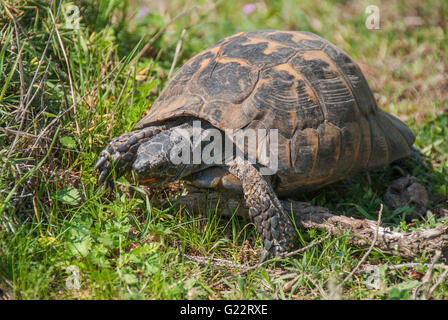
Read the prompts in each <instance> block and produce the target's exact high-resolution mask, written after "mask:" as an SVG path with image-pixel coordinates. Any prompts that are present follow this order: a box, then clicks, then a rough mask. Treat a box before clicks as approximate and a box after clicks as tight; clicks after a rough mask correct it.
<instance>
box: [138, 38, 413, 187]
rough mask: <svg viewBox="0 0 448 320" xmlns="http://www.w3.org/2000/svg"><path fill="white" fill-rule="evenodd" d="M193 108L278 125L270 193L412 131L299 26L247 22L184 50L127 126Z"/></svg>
mask: <svg viewBox="0 0 448 320" xmlns="http://www.w3.org/2000/svg"><path fill="white" fill-rule="evenodd" d="M182 116H193V117H198V118H201V119H204V120H206V121H208V122H210V123H211V124H212V125H214V126H215V127H217V128H220V129H222V130H225V129H234V130H237V129H241V128H254V129H257V128H277V129H278V130H279V171H278V176H279V177H280V179H281V182H280V183H279V186H278V190H277V191H278V192H279V193H287V192H288V191H291V190H294V189H298V188H313V187H316V186H322V185H325V184H328V183H331V182H333V181H336V180H339V179H342V178H345V177H348V176H349V175H350V174H351V173H354V172H358V171H360V170H364V169H368V168H373V167H378V166H381V165H385V164H387V163H390V162H391V161H393V160H396V159H398V158H401V157H404V156H406V155H407V154H408V152H409V149H410V146H411V145H412V144H413V141H414V135H413V133H412V131H410V130H409V129H408V128H407V126H406V125H405V124H404V123H403V122H401V121H400V120H399V119H397V118H395V117H394V116H392V115H389V114H387V113H385V112H383V111H382V110H380V109H379V108H378V107H377V105H376V102H375V99H374V97H373V94H372V92H371V91H370V89H369V86H368V84H367V81H366V80H365V78H364V76H363V75H362V73H361V71H360V69H359V68H358V66H357V65H356V63H354V62H353V61H352V59H351V58H350V57H349V56H348V55H347V54H346V53H344V52H343V51H342V50H341V49H339V48H337V47H336V46H334V45H332V44H331V43H329V42H328V41H326V40H324V39H322V38H320V37H318V36H316V35H314V34H312V33H308V32H293V31H275V30H265V31H253V32H245V33H240V34H236V35H233V36H231V37H228V38H225V39H223V40H221V41H219V42H218V43H216V44H215V45H213V46H211V47H210V48H208V49H206V50H204V51H202V52H201V53H199V54H198V55H196V56H195V57H193V58H192V59H190V60H189V61H188V62H187V63H186V64H185V65H184V66H183V67H182V68H180V69H179V70H178V71H177V73H176V74H175V75H174V76H173V78H172V79H171V80H170V81H169V83H168V84H167V86H166V88H165V89H164V90H163V91H162V93H161V95H160V96H159V98H158V99H157V100H156V102H155V103H154V105H153V106H152V108H151V109H150V111H149V113H148V115H147V116H146V117H145V118H143V119H142V120H141V121H140V122H139V123H138V124H137V125H136V128H137V129H138V128H142V127H147V126H150V125H153V124H157V123H160V122H163V121H166V120H169V119H173V118H176V117H182Z"/></svg>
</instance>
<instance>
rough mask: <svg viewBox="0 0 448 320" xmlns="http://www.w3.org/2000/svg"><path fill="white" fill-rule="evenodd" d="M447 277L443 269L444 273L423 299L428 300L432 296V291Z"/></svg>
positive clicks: (447, 270) (447, 274)
mask: <svg viewBox="0 0 448 320" xmlns="http://www.w3.org/2000/svg"><path fill="white" fill-rule="evenodd" d="M447 276H448V269H445V271H444V272H443V273H442V275H441V276H440V277H439V279H438V280H437V282H436V283H435V284H433V285H432V286H431V287H430V288H429V289H428V292H427V293H426V294H425V298H426V299H429V298H430V297H431V295H432V293H433V292H434V290H435V289H436V288H437V287H438V286H440V285H441V284H442V282H444V281H445V279H446V278H447Z"/></svg>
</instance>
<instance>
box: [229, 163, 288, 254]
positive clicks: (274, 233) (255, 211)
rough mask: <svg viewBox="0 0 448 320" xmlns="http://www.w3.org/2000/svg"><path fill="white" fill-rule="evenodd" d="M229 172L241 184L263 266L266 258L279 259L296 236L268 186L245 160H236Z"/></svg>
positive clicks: (279, 203)
mask: <svg viewBox="0 0 448 320" xmlns="http://www.w3.org/2000/svg"><path fill="white" fill-rule="evenodd" d="M229 172H230V173H232V174H233V175H235V176H236V177H238V179H240V180H241V182H242V185H243V190H244V198H245V200H246V204H247V206H248V208H249V217H250V219H251V220H252V221H253V222H254V223H255V225H256V227H257V230H258V233H259V234H260V236H261V239H262V241H263V245H264V249H265V250H264V252H263V253H262V256H261V262H263V261H264V260H265V259H266V258H267V257H268V256H269V254H273V255H274V256H278V255H279V254H281V253H283V252H287V251H288V250H289V249H290V248H291V247H292V244H293V240H294V237H295V236H296V232H295V230H294V227H293V224H292V223H291V221H290V220H289V218H288V215H287V214H286V212H285V211H284V209H283V207H282V204H281V202H280V200H279V199H278V198H277V195H276V194H275V192H274V190H273V189H272V186H271V185H270V183H269V182H268V181H267V180H266V178H265V177H264V176H262V175H261V174H260V172H259V171H258V170H257V168H256V167H255V166H254V165H253V164H251V163H250V162H249V161H247V160H243V159H241V158H236V159H235V160H234V161H233V162H232V163H231V164H230V165H229Z"/></svg>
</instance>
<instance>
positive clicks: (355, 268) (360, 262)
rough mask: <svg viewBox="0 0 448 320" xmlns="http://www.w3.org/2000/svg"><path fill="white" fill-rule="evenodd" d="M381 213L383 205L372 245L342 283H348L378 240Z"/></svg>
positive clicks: (381, 206) (381, 205)
mask: <svg viewBox="0 0 448 320" xmlns="http://www.w3.org/2000/svg"><path fill="white" fill-rule="evenodd" d="M382 213H383V204H382V203H381V204H380V210H379V211H378V219H377V222H376V224H377V227H376V233H375V237H374V238H373V241H372V244H371V245H370V247H369V249H368V250H367V251H366V253H365V254H364V255H363V256H362V258H361V260H359V262H358V264H357V265H356V267H354V268H353V270H352V271H351V272H350V273H349V274H348V275H347V276H346V277H345V278H344V280H343V281H342V283H344V282H346V281H348V280H349V279H350V278H351V277H352V276H353V275H354V274H355V272H356V271H357V270H358V269H359V267H360V266H361V264H363V263H364V261H365V260H366V259H367V257H368V256H369V254H370V252H371V251H372V249H373V247H374V246H375V243H376V241H377V239H378V234H379V229H380V224H381V215H382Z"/></svg>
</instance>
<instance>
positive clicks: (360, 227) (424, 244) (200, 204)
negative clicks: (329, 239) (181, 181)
mask: <svg viewBox="0 0 448 320" xmlns="http://www.w3.org/2000/svg"><path fill="white" fill-rule="evenodd" d="M177 201H178V203H179V204H181V205H185V206H186V207H187V208H189V209H191V210H193V211H195V212H197V210H204V209H205V208H206V207H207V206H208V207H209V208H210V207H211V208H216V206H218V209H219V211H220V212H222V213H224V214H226V215H229V214H230V215H232V214H236V215H238V216H246V215H247V208H246V207H245V205H244V202H243V201H242V197H241V198H238V197H232V198H229V196H228V195H225V196H222V195H221V194H220V193H218V192H209V193H208V194H207V195H206V196H204V194H203V193H200V192H198V191H197V190H195V189H192V188H190V189H187V192H186V193H185V194H184V195H182V196H180V197H179V198H178V200H177ZM282 204H283V206H284V208H285V210H286V211H287V212H292V213H293V216H294V220H295V223H296V225H297V226H298V227H299V228H304V229H319V230H325V231H326V232H328V233H329V234H331V235H332V236H343V235H347V234H348V235H350V236H349V237H348V238H347V241H348V243H349V244H350V245H352V246H355V247H358V248H368V247H369V246H370V245H371V244H372V243H373V242H374V243H375V250H377V251H380V252H383V253H385V254H393V255H398V256H400V257H403V258H406V259H413V258H416V257H420V256H422V255H424V254H426V255H428V254H430V255H433V254H434V253H435V252H436V251H438V250H441V251H444V250H445V249H446V248H448V225H441V226H438V227H436V228H433V229H423V230H421V231H412V232H395V231H392V230H391V229H390V228H386V227H381V226H378V224H377V222H376V221H372V220H367V219H362V220H361V219H356V218H352V217H346V216H339V215H334V214H332V213H330V211H329V210H328V209H326V208H324V207H317V206H312V205H310V204H309V203H305V202H297V201H288V200H282ZM377 232H378V236H377V238H376V240H375V235H376V233H377ZM374 240H375V241H374Z"/></svg>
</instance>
